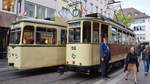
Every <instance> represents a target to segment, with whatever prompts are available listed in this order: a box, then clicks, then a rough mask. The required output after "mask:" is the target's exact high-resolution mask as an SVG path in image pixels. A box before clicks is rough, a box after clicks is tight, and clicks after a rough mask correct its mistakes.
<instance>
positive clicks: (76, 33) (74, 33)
mask: <svg viewBox="0 0 150 84" xmlns="http://www.w3.org/2000/svg"><path fill="white" fill-rule="evenodd" d="M69 26H70V28H69V43H79V42H80V36H81V35H80V31H81V28H80V22H75V23H70V24H69Z"/></svg>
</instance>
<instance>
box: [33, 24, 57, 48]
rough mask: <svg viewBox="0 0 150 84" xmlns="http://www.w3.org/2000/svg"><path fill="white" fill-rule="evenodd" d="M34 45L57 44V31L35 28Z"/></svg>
mask: <svg viewBox="0 0 150 84" xmlns="http://www.w3.org/2000/svg"><path fill="white" fill-rule="evenodd" d="M38 35H39V36H38ZM36 44H40V45H55V44H57V29H55V28H46V27H36Z"/></svg>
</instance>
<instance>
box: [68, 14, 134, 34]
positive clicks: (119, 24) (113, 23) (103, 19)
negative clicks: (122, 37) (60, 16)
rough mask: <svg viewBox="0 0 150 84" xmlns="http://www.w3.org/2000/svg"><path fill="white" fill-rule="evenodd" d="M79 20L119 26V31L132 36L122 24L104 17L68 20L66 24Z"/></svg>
mask: <svg viewBox="0 0 150 84" xmlns="http://www.w3.org/2000/svg"><path fill="white" fill-rule="evenodd" d="M81 20H92V21H99V22H102V23H106V24H111V25H113V26H120V29H121V30H124V31H127V32H129V33H130V34H134V33H133V30H132V29H130V28H127V27H125V26H124V25H123V24H121V23H119V22H117V21H115V20H113V19H110V18H106V17H103V18H99V17H80V18H73V19H71V20H68V21H67V22H68V23H72V22H78V21H81Z"/></svg>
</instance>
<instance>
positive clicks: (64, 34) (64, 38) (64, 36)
mask: <svg viewBox="0 0 150 84" xmlns="http://www.w3.org/2000/svg"><path fill="white" fill-rule="evenodd" d="M60 41H61V42H60V43H61V45H66V43H67V30H65V29H61V33H60Z"/></svg>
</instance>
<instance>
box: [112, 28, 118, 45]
mask: <svg viewBox="0 0 150 84" xmlns="http://www.w3.org/2000/svg"><path fill="white" fill-rule="evenodd" d="M112 43H115V44H117V43H118V31H117V29H116V28H114V27H113V28H112Z"/></svg>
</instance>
